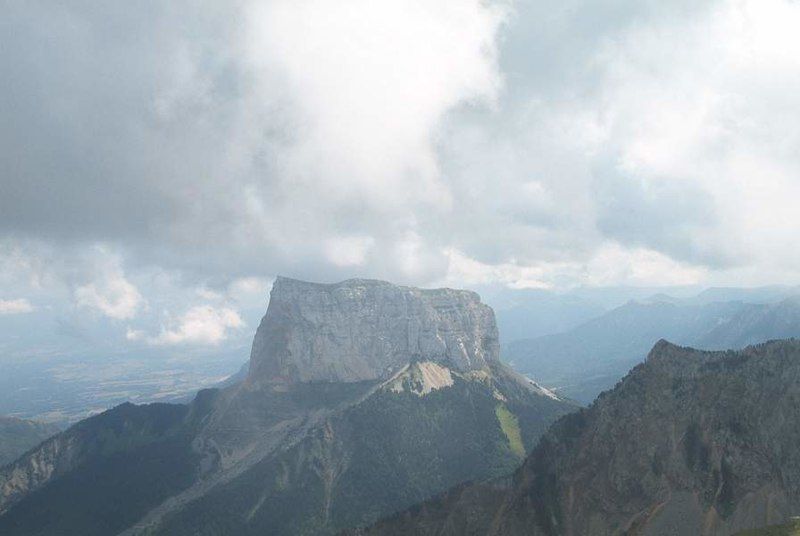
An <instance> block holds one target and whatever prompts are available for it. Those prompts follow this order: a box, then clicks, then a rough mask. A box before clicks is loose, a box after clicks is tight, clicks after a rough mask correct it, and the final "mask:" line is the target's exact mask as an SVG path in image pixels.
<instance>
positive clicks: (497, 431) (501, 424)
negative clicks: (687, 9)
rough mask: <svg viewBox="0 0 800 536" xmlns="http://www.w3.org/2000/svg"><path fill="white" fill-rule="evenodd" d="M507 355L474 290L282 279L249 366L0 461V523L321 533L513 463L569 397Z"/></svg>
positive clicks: (137, 530) (30, 527) (6, 526)
mask: <svg viewBox="0 0 800 536" xmlns="http://www.w3.org/2000/svg"><path fill="white" fill-rule="evenodd" d="M498 353H499V352H498V339H497V328H496V325H495V322H494V316H493V313H492V310H491V309H490V308H488V307H487V306H485V305H483V304H482V303H481V302H480V299H479V297H478V296H477V295H476V294H474V293H471V292H465V291H455V290H450V289H442V290H431V291H429V290H419V289H411V288H407V287H395V286H393V285H390V284H388V283H383V282H376V281H365V280H351V281H346V282H342V283H339V284H335V285H317V284H312V283H304V282H297V281H293V280H287V279H285V278H281V279H279V280H278V281H276V284H275V286H274V287H273V291H272V299H271V300H270V306H269V308H268V311H267V314H266V315H265V317H264V321H263V322H262V324H261V326H260V327H259V331H258V333H257V335H256V337H255V340H254V344H253V351H252V354H251V363H250V367H249V371H248V376H247V379H246V380H245V381H243V382H242V383H239V384H236V385H232V386H229V387H227V388H225V389H222V390H207V391H203V392H201V393H200V394H199V395H198V397H197V398H196V399H195V400H194V401H193V402H192V403H191V404H190V405H188V406H169V405H152V406H144V407H137V406H132V405H128V406H121V407H119V408H115V409H114V410H111V411H109V412H106V413H104V414H101V415H99V416H97V417H95V418H92V419H88V420H87V421H83V422H81V423H79V424H78V425H76V426H74V427H72V428H71V429H70V430H68V431H66V432H65V433H63V434H61V435H60V436H57V437H56V438H54V439H52V440H50V441H49V442H45V444H43V445H42V446H41V447H40V448H38V449H36V450H34V451H33V452H31V453H29V454H28V455H27V456H26V457H25V458H23V459H22V460H19V461H18V462H17V463H15V464H12V465H11V466H9V467H8V468H6V469H4V470H2V471H0V490H2V491H0V494H2V495H0V533H3V534H4V535H5V534H8V535H9V536H12V535H16V534H26V535H27V534H41V535H47V534H58V533H59V532H58V531H59V530H61V531H64V530H67V531H72V533H80V534H83V535H86V536H89V535H93V534H97V535H100V534H103V535H105V534H117V533H120V534H126V535H134V534H149V535H154V534H165V535H166V534H169V535H180V534H192V535H198V534H237V535H239V534H245V535H246V534H263V533H265V532H268V533H270V534H326V533H332V532H336V531H337V530H340V529H343V528H347V527H352V526H357V525H363V524H366V523H369V522H372V521H374V520H376V519H378V518H380V517H382V516H384V515H386V514H389V513H391V512H394V511H398V510H401V509H402V508H405V507H407V506H409V505H411V504H413V503H415V502H419V501H420V500H424V499H426V498H428V497H431V496H433V495H435V494H436V493H439V492H441V491H443V490H444V489H447V488H448V487H450V486H453V485H455V484H458V483H459V482H463V481H465V480H474V479H485V478H491V477H494V476H497V475H501V474H506V473H508V472H510V471H511V470H513V469H514V468H515V467H516V466H518V464H519V463H520V462H521V457H522V455H524V454H525V452H528V451H530V449H531V448H533V446H534V445H535V443H536V441H537V440H538V437H539V436H541V434H542V433H544V431H545V430H546V428H547V426H549V424H550V423H552V422H553V421H554V420H555V419H557V418H558V417H559V416H561V415H563V414H565V413H568V412H569V411H573V410H574V409H575V407H574V406H573V405H572V404H570V403H567V402H565V401H563V400H561V399H559V398H558V397H557V396H555V395H553V394H552V393H550V392H548V391H546V390H544V389H542V388H540V387H539V386H538V385H536V384H534V383H533V382H531V381H529V380H527V379H526V378H524V377H522V376H520V375H519V374H517V373H515V372H514V371H512V370H511V369H510V368H508V367H507V366H505V365H503V364H502V363H500V361H499V355H498ZM174 408H177V409H174ZM154 423H162V424H163V425H160V426H155V424H154ZM162 453H163V454H162ZM162 464H168V465H169V466H170V467H175V468H176V470H175V471H164V470H163V469H161V471H163V472H164V475H163V479H162V477H161V476H159V474H158V468H159V467H161V466H162ZM117 466H119V467H120V469H119V470H115V469H114V468H115V467H117ZM101 469H102V470H101ZM131 473H133V474H134V475H136V477H135V478H134V477H133V476H132V474H131ZM123 478H131V479H132V480H133V483H132V484H131V485H126V484H123V481H122V479H123ZM88 479H93V480H94V481H95V482H96V485H97V487H98V488H99V489H101V490H104V496H107V497H113V498H114V499H115V501H116V508H117V509H119V510H121V511H120V512H117V513H116V515H113V516H112V515H110V512H109V511H107V509H109V508H111V507H110V506H109V504H108V502H107V501H102V500H101V501H96V497H94V495H93V494H88V495H87V499H86V501H85V500H84V498H83V494H82V493H81V492H80V487H79V486H80V485H85V484H86V482H87V481H88ZM140 482H149V484H150V485H152V486H154V488H155V489H156V490H158V491H157V492H153V493H147V492H145V490H143V489H142V488H141V487H139V486H138V483H140ZM92 500H94V501H95V502H87V501H92ZM95 503H96V504H95ZM39 510H41V511H44V512H46V514H47V515H38V516H37V515H35V512H37V511H39ZM112 510H113V508H112ZM71 512H72V513H71ZM93 517H94V518H96V519H99V520H101V521H99V522H98V523H95V524H93V523H92V521H91V520H92V518H93ZM57 526H58V527H61V528H60V529H57V528H56V527H57Z"/></svg>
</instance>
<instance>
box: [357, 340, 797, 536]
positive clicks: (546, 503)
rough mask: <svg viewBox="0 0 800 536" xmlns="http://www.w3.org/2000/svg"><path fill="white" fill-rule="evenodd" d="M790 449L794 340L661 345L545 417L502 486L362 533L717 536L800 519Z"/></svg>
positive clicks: (471, 490) (793, 449)
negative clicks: (601, 388)
mask: <svg viewBox="0 0 800 536" xmlns="http://www.w3.org/2000/svg"><path fill="white" fill-rule="evenodd" d="M798 442H800V341H796V340H788V341H775V342H769V343H765V344H762V345H758V346H753V347H750V348H747V349H745V350H744V351H739V352H734V351H728V352H702V351H698V350H693V349H690V348H682V347H678V346H674V345H672V344H669V343H667V342H664V341H661V342H659V343H658V344H657V345H656V346H655V347H654V348H653V350H652V351H651V353H650V355H649V357H648V358H647V361H646V362H645V363H644V364H642V365H639V366H637V367H636V368H635V369H633V370H632V371H631V372H630V373H629V374H628V376H626V377H625V379H624V380H623V381H622V382H621V383H620V384H619V385H618V386H617V387H616V388H615V389H614V390H613V391H610V392H607V393H604V394H603V395H601V397H600V398H599V399H598V400H597V401H596V402H595V403H594V404H593V405H592V406H591V407H590V408H588V409H586V410H583V411H581V412H579V413H576V414H572V415H569V416H566V417H564V418H563V419H561V420H560V421H559V422H557V423H556V424H555V425H554V426H553V427H552V428H551V430H550V431H549V432H548V433H547V434H546V435H545V436H544V437H543V438H542V440H541V441H540V443H539V445H538V446H537V447H536V449H534V451H533V453H532V454H531V455H530V457H529V458H528V459H527V460H526V462H525V464H524V465H523V467H522V468H521V469H520V470H518V471H517V473H516V474H515V476H514V478H513V482H512V483H511V484H510V485H508V486H506V487H502V486H501V487H499V488H498V487H494V488H490V487H489V486H487V485H477V486H472V487H468V488H466V489H460V490H457V491H454V492H451V493H449V494H447V495H445V496H443V497H441V498H440V499H438V500H437V501H433V502H431V503H426V504H424V505H422V506H420V507H418V508H416V509H415V510H413V511H411V512H408V513H405V514H403V515H399V516H397V517H395V518H393V519H391V520H388V521H386V522H383V523H382V524H379V525H378V526H376V527H373V528H372V529H369V530H367V531H365V534H373V535H377V534H380V535H390V534H436V535H447V534H496V535H501V534H502V535H516V534H532V535H547V536H556V535H564V536H580V535H586V534H592V535H597V536H603V535H621V534H628V535H646V536H667V535H676V534H678V535H683V534H692V535H700V536H727V535H730V534H735V533H736V532H738V531H741V530H745V529H750V528H756V527H761V526H765V525H769V524H777V523H782V522H786V521H787V520H789V519H790V518H791V517H792V516H795V515H798V514H800V449H798V448H797V445H798ZM498 495H499V496H501V497H502V498H500V499H499V498H498ZM465 512H469V515H470V516H472V517H473V518H474V519H472V521H471V522H470V523H469V524H465V523H464V522H463V518H464V513H465Z"/></svg>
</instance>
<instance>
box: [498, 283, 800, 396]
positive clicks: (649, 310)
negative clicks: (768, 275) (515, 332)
mask: <svg viewBox="0 0 800 536" xmlns="http://www.w3.org/2000/svg"><path fill="white" fill-rule="evenodd" d="M737 292H738V291H737ZM789 337H800V298H797V297H790V298H784V299H783V300H781V301H778V302H776V303H747V302H743V301H726V302H716V301H711V302H706V301H705V300H704V299H689V300H667V299H664V298H658V297H654V298H651V299H650V300H647V301H635V302H634V301H632V302H629V303H627V304H625V305H622V306H621V307H617V308H616V309H614V310H612V311H609V312H608V313H605V314H603V315H601V316H600V317H598V318H595V319H592V320H590V321H588V322H585V323H583V324H581V325H580V326H578V327H576V328H573V329H571V330H569V331H567V332H564V333H559V334H555V335H547V336H544V337H538V338H533V339H528V340H520V341H516V342H513V343H511V344H508V345H506V346H505V347H504V348H503V358H504V359H505V360H506V361H507V362H508V363H510V364H511V365H512V366H513V367H514V368H515V369H516V370H518V371H520V372H522V373H524V374H527V375H530V376H531V377H533V378H535V379H536V380H537V381H538V382H540V383H541V384H543V385H547V386H549V387H554V388H557V390H558V392H560V393H561V394H563V395H564V396H566V397H569V398H573V399H575V400H578V401H579V402H582V403H585V404H586V403H589V402H591V401H592V400H593V399H594V398H595V397H596V396H597V395H598V394H599V393H600V392H601V391H603V390H605V389H609V388H611V387H613V386H614V384H615V383H616V382H617V381H619V379H620V378H622V376H623V375H624V374H625V373H626V372H627V371H628V370H629V369H630V368H631V367H633V366H634V365H635V364H636V363H639V362H641V361H642V360H643V359H644V356H645V355H646V353H647V351H648V349H649V348H650V347H652V345H653V344H654V343H655V342H656V341H657V340H659V339H661V338H666V339H669V340H672V341H676V342H677V343H679V344H686V345H691V346H696V347H698V348H702V349H708V350H717V349H719V350H722V349H729V348H730V349H733V348H742V347H744V346H747V345H749V344H755V343H759V342H764V341H767V340H770V339H780V338H789Z"/></svg>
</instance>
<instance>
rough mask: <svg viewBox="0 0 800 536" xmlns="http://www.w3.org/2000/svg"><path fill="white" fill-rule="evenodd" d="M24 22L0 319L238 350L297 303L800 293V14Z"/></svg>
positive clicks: (7, 72) (221, 12) (703, 11)
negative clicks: (394, 292)
mask: <svg viewBox="0 0 800 536" xmlns="http://www.w3.org/2000/svg"><path fill="white" fill-rule="evenodd" d="M3 11H4V14H3V17H2V20H0V29H1V30H0V99H1V100H0V102H2V103H3V105H2V106H0V317H6V318H9V317H16V316H19V315H25V314H33V313H35V312H36V311H42V310H45V309H46V310H55V311H71V312H72V313H73V314H79V315H82V316H85V317H89V318H96V319H98V321H104V322H111V323H113V325H115V326H116V327H117V329H118V330H119V332H120V333H122V334H123V335H124V339H125V340H126V341H127V342H128V343H130V344H138V345H150V346H169V345H180V344H200V345H214V344H218V343H219V342H220V341H222V340H224V339H226V337H228V336H229V334H230V333H232V332H235V331H236V330H237V329H241V328H242V326H243V324H244V321H243V319H242V317H241V311H242V310H244V309H246V308H248V307H257V308H261V309H263V305H264V304H265V296H266V292H267V291H268V288H269V284H270V281H271V278H272V277H274V275H276V274H284V275H288V276H294V277H299V278H305V279H312V280H321V281H334V280H338V279H343V278H347V277H353V276H364V277H374V278H384V279H390V280H393V281H398V282H403V283H410V284H419V285H440V284H447V285H455V286H459V285H463V286H474V285H481V284H502V285H507V286H511V287H546V288H555V289H564V288H570V287H574V286H581V285H589V286H604V285H684V284H697V285H737V286H749V285H761V284H767V283H796V282H797V281H798V275H800V248H798V247H795V241H796V239H797V237H798V236H799V235H800V212H799V211H798V201H799V200H800V128H798V125H797V119H798V117H800V37H798V33H797V28H800V2H797V1H796V0H671V1H665V0H595V1H591V2H588V1H576V0H563V1H561V2H556V3H554V2H545V1H538V0H527V1H523V0H519V1H516V2H503V1H489V0H483V1H478V0H436V1H430V0H380V1H376V0H348V1H346V2H330V1H322V0H273V1H261V2H255V1H248V0H224V1H218V0H174V1H172V2H162V1H156V0H152V1H151V0H143V1H139V2H95V1H90V0H73V1H71V2H52V1H48V0H43V1H38V0H8V1H6V2H5V3H4V8H3ZM1 321H2V318H0V322H1ZM251 327H252V326H251Z"/></svg>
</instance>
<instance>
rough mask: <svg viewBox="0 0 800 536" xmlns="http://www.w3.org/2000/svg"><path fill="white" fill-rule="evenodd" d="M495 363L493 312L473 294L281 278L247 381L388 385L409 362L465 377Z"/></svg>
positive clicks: (377, 283)
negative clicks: (380, 381) (384, 382)
mask: <svg viewBox="0 0 800 536" xmlns="http://www.w3.org/2000/svg"><path fill="white" fill-rule="evenodd" d="M498 359H499V344H498V334H497V325H496V324H495V319H494V312H493V311H492V309H491V308H490V307H488V306H487V305H485V304H483V303H481V301H480V297H479V296H478V295H477V294H475V293H474V292H469V291H464V290H452V289H436V290H423V289H417V288H410V287H401V286H395V285H392V284H390V283H386V282H383V281H372V280H364V279H352V280H349V281H344V282H342V283H337V284H332V285H322V284H317V283H307V282H303V281H297V280H293V279H287V278H284V277H279V278H278V279H277V280H276V281H275V284H274V286H273V289H272V294H271V296H270V303H269V308H268V309H267V314H266V315H265V316H264V319H263V320H262V321H261V325H260V326H259V327H258V331H257V332H256V336H255V340H254V341H253V350H252V354H251V357H250V373H249V376H248V379H247V381H248V382H249V383H250V384H251V385H263V384H266V383H273V382H356V381H364V380H378V379H384V378H387V377H389V376H390V375H391V374H392V373H393V372H394V371H396V370H398V369H399V368H401V367H403V366H404V365H406V364H407V363H409V362H410V361H420V360H425V361H432V362H435V363H439V364H441V365H444V366H447V367H449V368H451V369H453V370H456V371H462V372H466V371H471V370H484V369H487V368H488V365H489V363H492V362H495V363H496V362H498Z"/></svg>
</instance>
